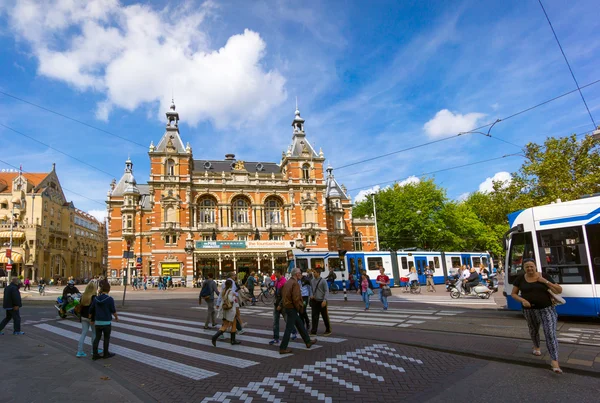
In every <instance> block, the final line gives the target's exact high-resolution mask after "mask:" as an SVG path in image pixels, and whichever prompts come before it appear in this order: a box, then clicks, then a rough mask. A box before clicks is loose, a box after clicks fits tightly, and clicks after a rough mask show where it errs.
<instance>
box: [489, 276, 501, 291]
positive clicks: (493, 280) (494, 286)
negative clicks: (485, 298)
mask: <svg viewBox="0 0 600 403" xmlns="http://www.w3.org/2000/svg"><path fill="white" fill-rule="evenodd" d="M486 285H487V288H489V289H490V290H492V292H498V278H497V277H496V275H495V274H490V275H489V276H488V278H487V280H486Z"/></svg>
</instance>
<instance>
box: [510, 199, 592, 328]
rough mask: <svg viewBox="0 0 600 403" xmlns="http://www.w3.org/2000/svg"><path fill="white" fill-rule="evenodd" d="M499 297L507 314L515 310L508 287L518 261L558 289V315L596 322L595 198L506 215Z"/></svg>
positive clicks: (518, 269)
mask: <svg viewBox="0 0 600 403" xmlns="http://www.w3.org/2000/svg"><path fill="white" fill-rule="evenodd" d="M508 218H509V223H510V227H511V229H510V230H509V231H508V232H507V235H506V242H505V246H506V248H507V251H508V252H507V254H506V264H505V283H504V284H505V293H506V295H507V302H508V308H509V309H513V310H520V309H521V304H520V303H519V302H517V301H515V300H514V299H513V298H512V297H511V296H510V294H511V292H512V283H513V281H514V280H515V278H516V277H517V276H518V275H520V274H521V273H523V259H524V258H533V259H535V262H536V266H537V267H538V270H540V271H541V272H542V273H546V274H547V275H549V276H550V277H551V278H552V279H553V280H554V281H555V282H556V283H558V284H560V285H561V286H562V289H563V292H562V296H563V298H564V299H565V300H566V302H567V303H566V304H564V305H560V306H557V308H556V310H557V312H558V314H559V315H575V316H591V317H598V316H600V196H592V197H587V198H582V199H579V200H573V201H569V202H564V203H561V202H558V203H553V204H548V205H545V206H538V207H532V208H529V209H526V210H522V211H517V212H515V213H512V214H510V215H509V217H508Z"/></svg>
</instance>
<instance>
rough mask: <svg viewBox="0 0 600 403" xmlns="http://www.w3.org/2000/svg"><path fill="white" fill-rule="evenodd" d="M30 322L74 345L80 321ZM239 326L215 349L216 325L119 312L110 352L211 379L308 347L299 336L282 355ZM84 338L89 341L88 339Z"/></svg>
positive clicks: (256, 332)
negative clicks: (234, 341)
mask: <svg viewBox="0 0 600 403" xmlns="http://www.w3.org/2000/svg"><path fill="white" fill-rule="evenodd" d="M32 324H33V323H32ZM33 326H34V327H35V328H37V329H39V330H41V331H44V332H48V333H50V334H52V335H55V336H59V338H60V340H61V341H66V342H67V343H68V344H69V345H72V346H73V347H76V345H77V341H78V340H79V337H80V335H81V324H80V323H79V322H74V321H70V320H54V321H44V322H42V321H38V322H37V323H35V324H33ZM244 330H245V333H244V334H243V335H238V340H240V341H242V344H241V345H231V344H230V343H229V340H225V341H219V342H218V343H217V348H215V347H213V346H212V342H211V337H212V336H213V334H214V333H215V332H216V328H215V329H210V330H207V329H204V328H203V327H202V324H200V323H199V322H198V321H191V320H183V319H177V318H165V317H162V316H153V315H144V314H138V313H133V312H119V322H112V332H111V336H110V338H111V342H110V350H111V352H114V353H116V354H117V355H118V356H119V357H123V358H125V359H128V360H132V361H135V362H138V363H142V364H145V365H148V366H150V367H154V368H158V369H161V370H164V371H168V372H170V373H174V374H177V375H180V376H182V377H185V378H189V379H193V380H200V379H205V378H210V377H213V376H216V375H219V373H220V372H219V371H222V372H225V371H226V370H228V369H229V370H230V369H236V368H252V367H254V366H257V365H259V364H260V363H261V362H263V361H264V360H265V359H269V360H273V359H275V360H286V359H287V360H290V359H291V358H290V357H293V356H294V355H297V354H302V353H303V352H305V351H308V350H307V349H306V346H305V345H304V343H303V342H302V340H301V339H298V341H299V342H297V341H290V343H289V348H291V349H293V351H294V354H291V355H281V354H279V348H278V347H277V346H270V345H269V341H270V340H271V337H272V335H273V334H272V331H268V330H262V329H250V328H246V329H244ZM281 333H282V334H283V329H282V332H281ZM90 336H91V333H90ZM85 341H86V344H87V345H88V346H90V345H91V340H90V337H87V338H86V340H85ZM344 341H346V339H342V338H336V337H322V338H319V342H318V343H319V344H316V345H314V346H312V347H311V350H313V349H319V348H322V344H327V343H342V342H344ZM101 344H102V343H101ZM100 347H101V346H100ZM89 350H90V349H89V348H88V349H87V351H89Z"/></svg>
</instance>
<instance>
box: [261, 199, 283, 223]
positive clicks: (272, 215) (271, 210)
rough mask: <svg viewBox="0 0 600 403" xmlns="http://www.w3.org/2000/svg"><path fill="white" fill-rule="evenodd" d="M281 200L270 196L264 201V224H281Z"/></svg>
mask: <svg viewBox="0 0 600 403" xmlns="http://www.w3.org/2000/svg"><path fill="white" fill-rule="evenodd" d="M282 207H283V205H282V203H281V201H280V200H279V199H277V198H276V197H270V198H268V199H267V201H266V202H265V224H266V226H267V227H268V226H269V225H272V224H281V208H282Z"/></svg>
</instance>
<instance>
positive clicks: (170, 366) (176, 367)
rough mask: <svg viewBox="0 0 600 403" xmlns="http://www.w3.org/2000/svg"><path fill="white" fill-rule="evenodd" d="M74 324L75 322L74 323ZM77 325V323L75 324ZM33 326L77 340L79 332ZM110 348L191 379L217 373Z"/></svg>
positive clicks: (128, 356) (124, 349)
mask: <svg viewBox="0 0 600 403" xmlns="http://www.w3.org/2000/svg"><path fill="white" fill-rule="evenodd" d="M74 324H75V323H74ZM75 325H76V326H77V327H79V325H77V324H75ZM34 326H35V327H37V328H39V329H42V330H46V331H48V332H50V333H54V334H56V335H59V336H63V337H66V338H68V339H71V340H79V337H80V334H79V333H75V332H70V331H68V330H65V329H62V328H59V327H56V326H52V325H48V324H45V323H44V324H39V325H34ZM85 344H87V345H91V344H92V343H91V341H90V340H88V339H87V338H86V340H85ZM110 349H111V351H112V352H114V353H116V354H118V355H119V356H121V357H125V358H127V359H130V360H133V361H137V362H140V363H142V364H146V365H149V366H151V367H155V368H158V369H162V370H164V371H169V372H173V373H175V374H178V375H181V376H184V377H186V378H190V379H193V380H195V381H198V380H200V379H206V378H209V377H211V376H215V375H218V373H216V372H212V371H207V370H204V369H202V368H196V367H192V366H190V365H185V364H180V363H178V362H176V361H171V360H167V359H165V358H161V357H156V356H153V355H150V354H146V353H142V352H139V351H136V350H132V349H129V348H127V347H121V346H119V345H116V344H114V343H111V344H110Z"/></svg>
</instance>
